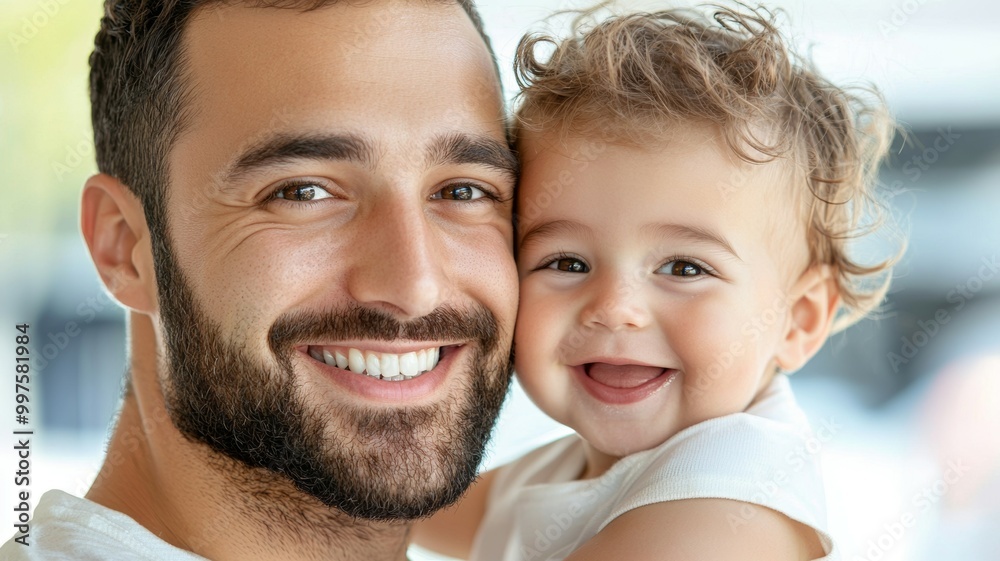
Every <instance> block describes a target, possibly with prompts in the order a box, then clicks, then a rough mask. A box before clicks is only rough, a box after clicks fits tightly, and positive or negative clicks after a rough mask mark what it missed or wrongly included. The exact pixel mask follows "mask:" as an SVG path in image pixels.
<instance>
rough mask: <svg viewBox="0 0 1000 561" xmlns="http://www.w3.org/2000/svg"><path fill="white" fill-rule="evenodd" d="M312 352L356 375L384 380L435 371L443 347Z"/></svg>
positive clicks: (312, 348) (316, 350)
mask: <svg viewBox="0 0 1000 561" xmlns="http://www.w3.org/2000/svg"><path fill="white" fill-rule="evenodd" d="M309 355H310V356H312V357H313V358H315V359H316V360H319V361H322V362H325V363H326V364H328V365H330V366H336V367H337V368H340V369H342V370H350V371H351V372H354V373H355V374H366V375H368V376H371V377H373V378H381V379H383V380H406V379H409V378H414V377H416V376H419V375H421V374H423V373H424V372H427V371H430V370H433V369H434V367H435V366H437V363H438V360H439V359H440V355H441V349H440V348H437V347H435V348H431V349H422V350H419V351H415V352H410V353H403V354H395V353H375V352H371V351H361V350H360V349H348V351H347V354H346V355H345V354H344V353H343V352H341V351H339V350H333V351H331V350H328V349H322V350H320V348H319V347H310V348H309Z"/></svg>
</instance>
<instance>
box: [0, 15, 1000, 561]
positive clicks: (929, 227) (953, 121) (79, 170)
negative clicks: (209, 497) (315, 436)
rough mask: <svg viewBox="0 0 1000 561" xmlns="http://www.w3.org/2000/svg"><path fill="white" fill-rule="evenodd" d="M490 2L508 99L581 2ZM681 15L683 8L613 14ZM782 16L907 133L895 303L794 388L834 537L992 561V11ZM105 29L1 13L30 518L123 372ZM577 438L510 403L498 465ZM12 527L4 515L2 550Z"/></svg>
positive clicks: (83, 449) (891, 192) (841, 338)
mask: <svg viewBox="0 0 1000 561" xmlns="http://www.w3.org/2000/svg"><path fill="white" fill-rule="evenodd" d="M478 3H479V5H480V10H481V12H482V15H483V18H484V20H485V22H486V27H487V31H488V32H489V33H490V35H491V37H492V38H493V45H494V48H495V49H496V50H497V54H498V56H499V57H500V59H501V68H502V70H503V71H504V74H505V75H504V81H505V87H506V90H507V94H508V97H511V96H512V94H513V93H514V92H515V91H516V86H515V84H514V81H513V79H512V76H511V72H510V68H509V67H510V61H511V57H512V54H513V51H514V47H515V45H516V44H517V40H518V39H519V38H520V36H521V35H522V34H523V33H524V32H525V31H527V30H530V29H540V28H541V26H540V24H539V22H540V21H541V20H542V19H543V18H545V17H546V16H547V15H549V14H550V13H551V12H552V11H554V10H556V9H565V8H573V7H582V6H584V5H585V4H584V3H579V2H570V1H561V2H557V1H554V0H548V1H534V2H532V3H531V4H530V5H529V4H528V3H527V2H518V1H510V2H501V1H499V0H482V1H480V2H478ZM678 4H685V5H686V4H689V3H688V2H671V3H666V2H632V3H624V2H623V3H622V4H621V5H622V6H634V7H636V8H641V9H646V10H649V9H656V8H657V7H662V6H667V5H670V6H674V5H678ZM768 6H771V7H781V8H783V9H784V10H785V12H786V17H785V18H784V21H785V23H786V26H785V28H786V32H787V33H788V34H789V35H790V36H791V37H792V38H793V40H794V42H795V44H796V45H797V48H798V49H799V50H800V52H806V53H809V55H810V56H811V58H812V59H813V60H814V61H815V63H816V65H817V66H818V68H819V69H820V70H821V72H823V73H824V74H826V75H827V76H828V77H830V78H832V79H833V80H834V81H836V82H838V83H841V84H862V83H865V82H872V83H875V84H877V85H878V86H879V87H880V88H881V89H882V90H883V91H884V92H885V94H886V96H887V98H888V100H889V103H890V105H891V106H892V109H893V111H894V112H895V114H896V116H897V118H898V120H899V121H900V124H901V125H902V126H903V127H904V128H905V129H906V130H907V131H908V133H909V135H910V136H911V140H910V143H909V144H907V145H903V144H902V143H901V142H899V141H897V142H896V143H895V144H894V146H895V150H894V155H893V157H892V158H891V160H890V162H889V163H888V164H887V165H886V166H885V168H884V169H883V171H882V174H881V179H880V183H881V188H882V189H883V190H884V193H885V194H886V195H887V197H889V200H890V202H891V207H892V211H893V213H894V214H895V217H896V219H897V221H898V222H899V224H900V225H901V228H902V230H903V231H904V233H906V234H907V235H908V236H909V240H910V241H909V249H908V251H907V253H906V255H905V258H904V259H903V261H902V263H901V265H900V266H899V267H898V268H897V270H896V272H895V277H894V281H893V288H892V291H891V293H890V294H889V297H888V299H887V301H886V304H885V307H884V310H883V312H882V313H881V314H880V315H879V316H878V317H877V318H875V319H871V320H866V321H863V322H861V323H859V324H857V325H856V326H854V327H852V328H850V329H848V330H847V331H845V332H843V333H840V334H838V335H836V336H834V337H833V338H832V339H831V340H830V341H829V342H828V343H827V345H826V346H825V347H824V349H823V351H822V352H821V353H820V355H819V357H817V358H816V359H815V360H814V361H812V362H811V363H810V364H809V365H808V366H807V367H806V368H805V369H804V370H802V371H800V372H798V373H796V374H795V375H794V376H793V377H792V384H793V386H794V388H795V390H796V393H797V395H798V396H799V400H800V402H801V403H802V405H803V407H804V408H805V409H806V411H807V412H808V413H809V415H810V417H811V418H812V420H813V422H814V424H815V425H825V426H826V427H828V431H829V434H831V436H830V438H827V439H825V440H824V441H818V440H817V441H816V443H815V446H814V447H812V448H813V449H811V450H810V453H817V454H821V455H822V461H823V464H824V467H825V474H826V478H827V485H828V500H829V509H830V526H831V531H832V533H833V534H834V535H835V536H836V537H838V538H839V539H840V544H841V546H842V550H841V551H842V555H843V558H844V559H850V560H852V561H854V560H857V559H864V560H870V561H875V560H886V561H890V560H903V559H905V560H931V559H935V560H936V559H949V560H985V559H1000V533H998V532H996V531H995V529H994V528H995V527H996V526H997V524H998V523H1000V261H998V259H1000V255H998V254H1000V188H998V187H1000V93H998V92H1000V32H998V31H997V29H996V25H995V24H996V22H997V21H1000V4H995V3H992V2H986V1H974V0H955V1H943V0H941V1H932V0H864V1H862V0H847V1H839V2H818V1H812V2H805V1H791V0H787V1H777V2H770V3H769V4H768ZM100 15H101V2H100V1H99V0H45V1H38V0H0V40H2V44H0V131H2V137H0V174H2V177H3V179H2V185H3V195H2V198H0V201H2V203H0V335H2V337H0V339H2V340H0V364H3V365H13V364H14V355H13V351H14V336H15V334H16V333H15V329H14V325H15V324H18V323H29V324H31V333H32V343H33V345H32V357H33V360H34V363H33V371H34V373H35V374H34V376H32V388H31V396H32V401H31V403H32V406H33V407H32V410H31V413H32V417H31V420H32V422H31V426H32V428H34V429H35V432H36V435H35V437H34V440H33V450H32V479H31V491H32V505H34V504H35V502H36V501H37V499H38V497H40V496H41V494H42V492H44V491H45V490H47V489H50V488H61V489H64V490H66V491H68V492H70V493H74V494H77V495H83V494H85V493H86V490H87V488H88V487H89V485H90V482H91V480H92V479H93V477H94V475H95V474H96V471H97V469H98V467H99V466H100V462H101V458H102V451H103V447H104V442H105V439H106V436H107V431H108V428H109V423H110V421H111V420H112V418H113V415H114V412H115V409H116V407H117V404H118V399H119V394H120V386H121V379H122V374H123V371H124V361H125V339H124V323H123V321H124V313H123V311H122V310H121V309H120V308H119V307H118V306H117V305H116V304H114V303H113V302H112V301H111V300H110V299H109V298H108V296H107V295H106V293H105V292H104V291H103V289H102V287H101V286H100V284H99V283H98V281H97V276H96V274H95V272H94V269H93V266H92V264H91V262H90V259H89V256H88V255H87V253H86V250H85V247H84V244H83V242H82V239H81V237H80V235H79V232H78V218H77V214H78V209H77V205H78V199H79V193H80V189H81V186H82V185H83V182H84V180H85V179H86V177H87V176H88V175H89V174H92V173H94V171H95V169H96V166H95V163H94V151H93V143H92V136H91V128H90V118H89V102H88V99H87V71H88V68H87V56H88V55H89V53H90V50H91V46H92V41H93V36H94V33H95V32H96V29H97V26H98V20H99V18H100ZM4 368H5V369H7V368H8V367H7V366H5V367H4ZM11 370H12V369H10V370H6V371H8V372H10V371H11ZM13 390H14V388H13V384H12V383H10V382H9V378H8V382H6V383H4V384H0V403H3V405H2V406H0V412H2V415H0V419H2V420H0V427H4V428H6V429H9V430H15V429H18V428H21V427H19V426H18V425H17V424H15V421H14V392H13ZM566 432H567V429H566V428H564V427H561V426H559V425H556V424H555V423H553V422H551V421H549V420H548V419H546V417H545V416H544V415H543V414H541V413H540V412H538V411H537V410H536V409H535V408H534V406H533V405H532V404H531V403H530V402H529V401H528V400H527V399H526V398H525V397H524V395H523V393H521V392H520V390H519V389H517V388H515V391H514V393H513V397H512V399H511V400H510V401H509V402H508V403H507V406H506V408H505V410H504V414H503V416H502V418H501V421H500V425H499V429H498V431H497V434H496V435H495V438H494V441H493V444H492V446H491V455H490V458H489V465H490V466H492V465H497V464H499V463H503V462H505V461H508V460H510V459H513V458H514V457H516V456H518V455H520V454H522V453H523V452H525V451H526V450H528V449H530V448H532V447H534V446H537V445H538V444H540V443H543V442H546V441H548V440H551V439H554V438H556V437H558V436H561V435H563V434H566ZM8 434H9V433H8ZM13 443H14V442H13V438H12V437H10V436H8V437H5V438H4V440H3V442H2V443H0V452H2V453H0V466H2V467H0V469H2V470H4V474H5V475H3V477H0V481H2V483H0V504H2V505H10V504H12V503H13V493H14V489H13V486H12V479H13V478H12V477H10V476H9V475H10V474H9V473H8V471H7V470H10V471H11V472H12V471H13V469H12V468H13V467H14V466H15V465H16V463H15V458H14V456H13V454H12V445H13ZM13 520H14V517H13V512H12V511H11V510H10V509H9V508H7V507H6V506H5V507H4V508H3V509H2V510H0V540H3V541H5V540H6V539H7V537H8V535H9V534H10V533H12V531H11V530H10V529H11V528H12V526H11V524H12V523H13ZM416 556H419V558H425V559H429V558H432V557H424V556H423V555H421V554H420V553H419V552H417V553H415V557H416Z"/></svg>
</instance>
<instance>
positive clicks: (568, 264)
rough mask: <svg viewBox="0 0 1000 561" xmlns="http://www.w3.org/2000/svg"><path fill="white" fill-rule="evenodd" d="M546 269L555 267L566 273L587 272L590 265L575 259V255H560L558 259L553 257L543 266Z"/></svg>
mask: <svg viewBox="0 0 1000 561" xmlns="http://www.w3.org/2000/svg"><path fill="white" fill-rule="evenodd" d="M545 268H546V269H555V270H557V271H565V272H567V273H589V272H590V267H588V266H587V264H586V263H584V262H583V261H580V260H579V259H576V258H575V257H561V258H559V259H554V260H553V261H552V262H550V263H549V264H548V265H546V266H545Z"/></svg>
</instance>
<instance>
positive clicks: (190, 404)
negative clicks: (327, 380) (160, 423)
mask: <svg viewBox="0 0 1000 561" xmlns="http://www.w3.org/2000/svg"><path fill="white" fill-rule="evenodd" d="M164 238H166V236H164ZM157 245H159V244H157ZM158 253H159V254H160V255H158V259H157V261H156V263H157V267H156V270H157V281H158V286H159V293H158V297H159V305H160V314H161V320H162V327H163V333H164V338H165V342H166V351H167V352H166V355H165V359H166V364H165V365H164V367H163V368H161V372H162V374H161V384H162V386H163V393H164V400H165V404H166V408H167V411H168V413H169V415H170V418H171V420H172V422H173V424H174V425H175V426H176V427H177V429H178V430H179V431H180V432H181V433H182V434H183V435H184V436H185V437H186V438H187V439H189V440H191V441H194V442H197V443H202V444H205V445H207V446H208V447H209V448H210V449H211V450H213V451H214V452H216V453H218V455H221V456H222V457H224V458H229V459H231V460H235V465H236V466H238V467H237V469H235V470H234V469H232V467H225V468H224V470H225V473H226V474H227V476H228V477H230V478H231V479H233V480H234V482H235V483H236V485H237V488H239V489H242V490H244V491H249V492H250V494H251V495H254V496H257V497H259V498H261V499H264V500H265V501H279V502H283V503H286V505H287V504H297V506H298V508H299V509H301V508H302V505H301V503H302V501H301V497H298V498H296V497H286V498H287V499H290V500H287V501H286V500H280V498H279V497H278V496H277V495H279V494H280V491H279V490H278V489H277V487H280V486H282V485H281V484H280V483H276V481H280V480H284V481H287V482H290V483H291V484H293V485H294V487H295V488H297V489H298V490H299V491H301V492H303V493H305V494H307V495H310V496H312V497H315V498H316V499H318V500H319V501H320V502H321V503H323V504H324V505H326V506H327V507H331V508H334V509H338V510H340V511H342V512H344V513H346V514H348V515H350V516H352V517H355V518H361V519H368V520H383V521H388V520H410V519H414V518H418V517H423V516H427V515H430V514H431V513H433V512H434V511H436V510H438V509H440V508H442V507H444V506H447V505H449V504H451V503H453V502H455V501H456V500H457V499H458V498H459V497H460V496H461V494H462V493H463V492H464V491H465V489H467V488H468V486H469V485H470V484H471V483H472V481H473V480H474V479H475V477H476V474H477V471H478V467H479V464H480V462H481V461H482V458H483V454H484V450H485V446H486V443H487V441H488V440H489V436H490V433H491V431H492V429H493V425H494V423H495V421H496V418H497V416H498V414H499V411H500V408H501V405H502V404H503V400H504V398H505V396H506V393H507V390H508V387H509V385H510V380H511V373H512V368H513V366H512V365H513V361H512V355H511V351H510V349H509V347H508V346H506V345H508V343H507V342H505V341H504V340H502V337H501V332H502V330H501V329H500V326H499V325H498V322H497V320H496V318H495V317H494V316H493V314H492V313H491V312H490V311H489V310H487V309H486V308H485V307H482V306H476V307H473V308H471V309H468V310H459V309H455V308H439V309H437V310H435V311H434V312H432V313H430V314H428V315H426V316H424V317H421V318H418V319H415V320H411V321H407V322H400V321H399V320H397V319H396V318H395V317H393V316H392V315H390V314H387V313H385V312H383V311H381V310H378V309H372V308H364V307H360V306H351V307H347V308H343V309H339V310H333V311H326V312H321V313H320V312H317V313H311V312H310V313H296V314H289V315H284V316H281V317H280V318H279V319H278V320H277V321H275V322H274V324H273V325H272V326H271V328H270V330H269V332H268V345H269V347H270V351H271V353H272V354H273V357H274V361H273V364H268V363H267V362H265V361H264V360H263V359H262V358H261V357H259V356H255V355H253V354H252V353H250V352H248V351H247V347H248V345H246V344H240V343H239V342H233V341H229V340H227V339H226V338H225V337H223V335H222V329H221V327H220V326H219V325H218V324H217V323H215V322H213V321H212V320H211V319H210V318H209V317H208V316H207V314H206V313H205V311H204V310H203V308H202V307H201V306H200V305H199V303H198V301H197V300H196V298H195V295H194V293H193V291H192V290H191V287H190V286H189V284H188V283H187V281H186V279H185V277H184V274H183V272H182V271H181V270H180V268H179V267H178V264H177V260H176V258H175V255H174V253H173V250H172V248H171V247H170V245H169V241H167V240H166V239H164V240H163V243H162V245H161V246H160V251H159V252H158ZM364 339H370V340H383V341H395V340H399V339H406V340H412V341H421V340H460V341H469V342H468V343H466V346H467V347H468V346H471V349H469V350H470V351H471V353H469V354H470V355H471V356H470V359H471V360H469V361H468V367H467V368H468V371H467V372H459V371H455V372H452V373H450V374H449V375H450V376H456V377H459V380H456V382H459V383H457V384H453V385H452V389H455V388H456V387H457V388H458V390H459V391H458V395H457V397H456V396H455V394H454V393H453V394H452V397H453V399H450V400H444V401H443V402H441V403H438V404H435V405H434V406H400V407H391V408H386V407H384V406H383V407H380V408H374V407H369V406H366V404H365V403H363V402H360V400H359V403H357V404H356V405H352V406H347V407H344V406H338V407H333V406H332V405H331V404H323V403H315V402H314V403H310V402H309V401H308V400H307V399H306V395H304V392H303V391H302V387H303V386H302V385H301V384H300V383H299V382H298V381H297V379H296V376H295V370H294V367H293V361H292V357H293V356H294V355H295V353H297V351H295V350H294V346H295V345H301V344H303V343H304V342H306V341H309V340H330V341H337V340H364ZM300 356H301V355H300ZM458 364H459V363H458V362H457V361H454V362H453V363H452V365H453V366H452V368H455V367H456V366H457V365H458ZM397 383H398V382H397ZM314 401H315V400H314ZM228 464H230V466H231V465H233V464H234V463H233V462H231V461H230V462H228ZM286 515H287V511H286Z"/></svg>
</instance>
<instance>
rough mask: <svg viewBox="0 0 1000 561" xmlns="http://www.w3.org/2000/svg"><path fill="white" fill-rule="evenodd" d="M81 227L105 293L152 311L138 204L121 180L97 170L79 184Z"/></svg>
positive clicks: (148, 252) (145, 231) (148, 255)
mask: <svg viewBox="0 0 1000 561" xmlns="http://www.w3.org/2000/svg"><path fill="white" fill-rule="evenodd" d="M80 228H81V229H82V230H83V238H84V240H86V242H87V248H88V249H89V250H90V256H91V258H92V259H93V260H94V265H95V266H96V267H97V272H98V274H99V275H100V276H101V280H102V281H104V286H105V287H107V289H108V292H110V293H111V295H112V296H114V298H115V299H116V300H118V302H120V303H121V304H122V305H123V306H126V307H128V308H130V309H132V310H135V311H137V312H144V313H147V314H148V313H152V312H155V311H156V305H157V302H156V277H155V274H154V272H153V255H152V248H151V246H150V243H149V228H148V227H147V225H146V217H145V215H144V214H143V211H142V204H141V203H140V202H139V199H137V198H136V197H135V195H133V194H132V193H131V191H129V190H128V188H126V187H125V186H124V185H122V183H121V182H120V181H118V180H117V179H115V178H114V177H111V176H110V175H107V174H105V173H99V174H97V175H94V176H91V177H90V179H88V180H87V182H86V183H85V184H84V187H83V197H82V200H81V201H80Z"/></svg>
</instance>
